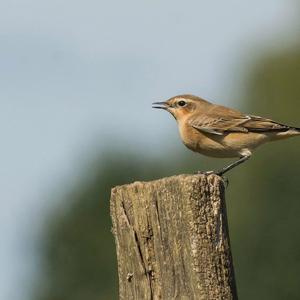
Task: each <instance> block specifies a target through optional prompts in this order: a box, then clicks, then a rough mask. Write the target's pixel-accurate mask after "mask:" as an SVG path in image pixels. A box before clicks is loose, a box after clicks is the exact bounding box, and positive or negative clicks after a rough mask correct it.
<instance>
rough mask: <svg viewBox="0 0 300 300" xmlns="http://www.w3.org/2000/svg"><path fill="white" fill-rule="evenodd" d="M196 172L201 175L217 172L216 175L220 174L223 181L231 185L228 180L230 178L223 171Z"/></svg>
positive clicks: (226, 184) (226, 185)
mask: <svg viewBox="0 0 300 300" xmlns="http://www.w3.org/2000/svg"><path fill="white" fill-rule="evenodd" d="M196 174H201V175H211V174H215V175H218V176H220V177H221V178H222V181H223V183H224V185H225V187H228V185H229V180H228V178H227V177H225V176H224V175H223V173H222V172H220V171H197V172H196Z"/></svg>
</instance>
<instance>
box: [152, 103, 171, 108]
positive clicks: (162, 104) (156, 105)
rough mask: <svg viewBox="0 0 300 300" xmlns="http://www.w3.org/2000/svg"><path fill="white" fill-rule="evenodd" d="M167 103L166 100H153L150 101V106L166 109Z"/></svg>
mask: <svg viewBox="0 0 300 300" xmlns="http://www.w3.org/2000/svg"><path fill="white" fill-rule="evenodd" d="M168 107H169V104H168V103H167V102H154V103H152V108H159V109H168Z"/></svg>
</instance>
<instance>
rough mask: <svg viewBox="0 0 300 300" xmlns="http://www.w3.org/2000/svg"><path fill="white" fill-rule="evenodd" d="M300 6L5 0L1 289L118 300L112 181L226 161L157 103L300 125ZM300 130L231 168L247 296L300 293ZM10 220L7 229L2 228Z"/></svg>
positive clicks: (233, 216)
mask: <svg viewBox="0 0 300 300" xmlns="http://www.w3.org/2000/svg"><path fill="white" fill-rule="evenodd" d="M299 15H300V12H299V4H298V3H297V2H295V1H281V0H272V1H271V0H266V1H263V2H261V1H258V0H254V1H252V2H251V3H245V2H241V1H240V2H238V1H235V0H229V1H226V2H224V3H223V2H222V3H220V2H217V1H210V2H208V1H206V2H204V1H196V0H194V1H189V2H188V3H185V2H182V1H179V0H178V1H177V0H175V1H174V0H173V1H171V0H167V1H163V2H159V1H158V0H157V1H156V0H155V1H152V2H151V3H150V2H147V1H137V0H130V1H126V2H121V1H117V0H116V1H110V2H107V1H92V0H89V1H85V2H80V1H70V0H66V1H64V2H60V1H56V0H54V1H51V2H48V3H46V2H43V1H37V0H30V1H28V2H27V1H26V3H24V2H22V1H21V0H15V1H10V2H6V3H4V2H3V3H0V24H1V25H2V26H0V39H1V41H2V44H1V47H0V64H1V70H0V79H1V80H0V99H1V100H0V101H1V111H0V134H1V137H2V149H1V150H2V151H1V155H0V164H1V166H2V168H1V170H0V180H1V182H2V183H3V187H2V189H1V191H0V192H1V198H2V201H1V202H0V204H1V208H0V236H1V248H0V262H1V265H2V269H3V271H4V272H3V274H2V275H0V276H1V277H0V278H1V280H0V298H1V299H2V298H3V299H10V300H24V299H32V300H68V299H72V300H96V299H103V300H109V299H117V297H118V296H117V295H118V282H117V281H118V280H117V273H116V272H117V266H116V254H115V246H114V240H113V236H112V234H111V231H110V230H111V221H110V216H109V198H110V190H111V188H112V187H113V186H115V185H120V184H125V183H130V182H133V181H136V180H153V179H156V178H161V177H164V176H171V175H174V174H181V173H194V172H195V171H196V170H199V169H201V170H210V169H212V168H219V167H221V166H223V165H225V163H227V162H229V161H228V160H222V159H213V158H205V157H203V156H201V155H197V154H195V153H192V152H190V151H188V150H187V149H185V147H184V146H183V145H182V144H181V142H180V140H179V136H178V133H177V127H176V124H175V122H174V120H173V119H172V118H171V116H170V115H168V114H167V113H166V112H163V111H154V110H152V109H151V103H152V102H154V101H162V100H165V99H167V98H168V97H171V96H174V95H176V94H182V93H193V94H196V95H199V96H201V97H203V98H206V99H208V100H210V101H212V102H215V103H219V104H223V105H227V106H231V107H234V108H237V109H240V110H242V111H244V112H247V113H249V114H254V115H261V116H264V117H270V118H272V119H274V120H277V121H279V122H282V123H287V124H290V125H294V126H298V127H300V117H299V112H300V43H299V42H298V40H299V36H300V24H299ZM299 150H300V138H298V139H297V138H294V139H290V140H285V141H281V142H278V143H272V144H268V145H265V146H263V147H261V148H260V149H258V150H257V151H256V152H255V153H254V155H253V157H252V158H251V159H250V160H249V161H247V162H246V163H245V164H243V165H241V166H239V167H238V168H236V169H234V170H232V171H231V172H230V173H229V174H228V179H229V181H230V184H229V187H228V188H227V191H226V198H227V209H228V220H229V227H230V236H231V244H232V252H233V257H234V265H235V272H236V280H237V287H238V294H239V297H240V299H246V300H248V299H249V300H250V299H251V300H252V299H264V300H265V299H272V300H274V299H276V300H277V299H278V300H279V299H298V298H300V292H299V281H300V237H299V234H298V232H299V229H300V219H299V215H300V201H299V200H300V199H299V195H300V184H299V179H300V176H299V175H300V160H299ZM1 230H2V231H1Z"/></svg>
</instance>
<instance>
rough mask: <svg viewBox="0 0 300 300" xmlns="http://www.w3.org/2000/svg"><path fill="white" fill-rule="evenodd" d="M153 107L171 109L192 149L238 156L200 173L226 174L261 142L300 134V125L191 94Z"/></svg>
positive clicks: (248, 156)
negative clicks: (219, 167) (249, 112)
mask: <svg viewBox="0 0 300 300" xmlns="http://www.w3.org/2000/svg"><path fill="white" fill-rule="evenodd" d="M152 107H153V108H157V109H163V110H166V111H168V112H169V113H171V115H172V116H173V117H174V118H175V120H176V121H177V124H178V129H179V134H180V137H181V139H182V142H183V144H184V145H185V146H186V147H187V148H189V149H190V150H192V151H194V152H197V153H200V154H203V155H206V156H211V157H218V158H238V159H237V160H235V161H233V162H232V163H230V164H229V165H226V166H224V167H223V168H221V169H220V170H217V171H207V172H199V173H206V174H211V173H215V174H217V175H219V176H223V175H224V174H225V173H226V172H228V171H229V170H231V169H233V168H234V167H236V166H238V165H240V164H242V163H244V162H245V161H247V160H248V159H249V158H250V157H251V155H252V153H253V151H254V150H255V149H256V148H257V147H259V146H260V145H262V144H265V143H267V142H271V141H277V140H282V139H286V138H289V137H294V136H298V135H300V128H297V127H291V126H288V125H285V124H281V123H278V122H276V121H273V120H271V119H268V118H263V117H259V116H254V115H249V114H244V113H242V112H240V111H238V110H235V109H232V108H228V107H225V106H222V105H217V104H213V103H211V102H209V101H207V100H205V99H202V98H200V97H198V96H194V95H189V94H185V95H178V96H175V97H172V98H170V99H168V100H167V101H165V102H154V103H152Z"/></svg>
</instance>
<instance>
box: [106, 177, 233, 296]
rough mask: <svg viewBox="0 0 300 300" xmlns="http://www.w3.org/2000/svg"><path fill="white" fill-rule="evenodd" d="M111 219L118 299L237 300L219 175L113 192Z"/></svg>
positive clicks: (126, 187) (137, 184) (142, 184)
mask: <svg viewBox="0 0 300 300" xmlns="http://www.w3.org/2000/svg"><path fill="white" fill-rule="evenodd" d="M111 217H112V223H113V233H114V236H115V241H116V248H117V257H118V272H119V294H120V299H126V300H127V299H135V300H141V299H149V300H150V299H186V300H189V299H205V300H210V299H224V300H229V299H234V300H235V299H237V292H236V286H235V279H234V270H233V263H232V257H231V251H230V242H229V234H228V225H227V216H226V205H225V198H224V184H223V181H222V179H221V178H220V177H219V176H217V175H208V176H207V175H179V176H173V177H169V178H163V179H160V180H156V181H151V182H135V183H133V184H128V185H123V186H118V187H115V188H113V189H112V195H111Z"/></svg>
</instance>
